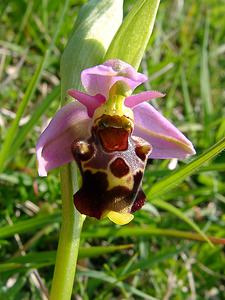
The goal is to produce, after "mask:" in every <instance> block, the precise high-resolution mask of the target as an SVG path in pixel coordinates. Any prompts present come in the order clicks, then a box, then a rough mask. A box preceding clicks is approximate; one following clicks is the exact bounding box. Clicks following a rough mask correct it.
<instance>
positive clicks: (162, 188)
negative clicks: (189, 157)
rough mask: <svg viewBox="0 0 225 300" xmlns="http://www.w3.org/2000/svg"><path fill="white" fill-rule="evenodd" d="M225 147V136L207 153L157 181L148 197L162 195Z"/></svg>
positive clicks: (149, 191) (152, 197)
mask: <svg viewBox="0 0 225 300" xmlns="http://www.w3.org/2000/svg"><path fill="white" fill-rule="evenodd" d="M224 149H225V138H223V139H221V140H220V141H219V142H218V143H216V144H215V145H214V146H212V147H211V148H210V149H209V150H207V151H206V152H205V153H203V154H201V155H200V156H199V157H198V158H196V159H195V160H193V161H192V162H190V163H189V164H188V165H186V166H184V167H182V168H180V169H178V170H177V171H174V172H173V173H172V174H171V175H169V176H167V177H166V178H164V179H162V180H160V181H159V182H157V183H155V184H154V185H153V186H152V188H150V189H149V190H148V192H147V197H148V199H151V200H152V199H156V198H159V197H162V196H163V195H164V194H165V193H166V192H168V191H169V190H171V189H173V188H174V187H175V186H176V185H178V184H179V183H180V182H182V181H183V180H184V179H185V178H187V177H188V176H190V175H191V174H193V173H195V172H196V171H197V170H198V169H199V168H200V167H201V166H202V165H203V164H205V163H206V162H208V161H209V160H210V159H212V158H214V157H215V156H216V155H218V154H219V153H220V152H221V151H223V150H224Z"/></svg>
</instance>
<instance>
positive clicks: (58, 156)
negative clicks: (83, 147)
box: [36, 101, 91, 176]
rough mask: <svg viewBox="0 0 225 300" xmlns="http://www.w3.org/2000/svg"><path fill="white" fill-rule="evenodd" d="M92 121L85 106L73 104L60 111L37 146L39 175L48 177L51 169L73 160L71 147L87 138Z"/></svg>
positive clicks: (43, 133)
mask: <svg viewBox="0 0 225 300" xmlns="http://www.w3.org/2000/svg"><path fill="white" fill-rule="evenodd" d="M90 123H91V119H90V118H89V117H88V115H87V110H86V108H85V106H83V105H82V104H80V103H79V102H77V101H76V102H72V103H69V104H67V105H65V106H64V107H63V108H62V109H60V110H59V111H58V112H57V114H56V115H55V117H54V118H53V119H52V120H51V122H50V123H49V125H48V127H47V128H46V129H45V130H44V131H43V132H42V134H41V136H40V138H39V140H38V143H37V146H36V153H37V160H38V173H39V175H40V176H47V172H48V171H49V170H51V169H54V168H56V167H59V166H61V165H64V164H66V163H69V162H71V161H72V160H73V156H72V152H71V145H72V143H73V141H74V140H76V139H82V138H86V137H87V136H88V135H89V134H90V132H89V129H90Z"/></svg>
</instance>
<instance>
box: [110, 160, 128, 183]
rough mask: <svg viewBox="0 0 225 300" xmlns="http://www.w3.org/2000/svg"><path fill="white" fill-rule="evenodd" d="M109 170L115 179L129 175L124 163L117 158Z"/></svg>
mask: <svg viewBox="0 0 225 300" xmlns="http://www.w3.org/2000/svg"><path fill="white" fill-rule="evenodd" d="M110 170H111V172H112V173H113V175H114V176H116V177H119V178H121V177H123V176H125V175H127V174H128V173H129V167H128V165H127V164H126V163H125V161H124V160H123V159H122V158H120V157H118V158H116V159H115V160H114V161H113V162H112V163H111V165H110Z"/></svg>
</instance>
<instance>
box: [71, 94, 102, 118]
mask: <svg viewBox="0 0 225 300" xmlns="http://www.w3.org/2000/svg"><path fill="white" fill-rule="evenodd" d="M68 94H69V95H70V96H71V97H73V98H75V99H77V100H78V101H79V102H80V103H82V104H83V105H85V106H86V108H87V112H88V116H89V117H92V116H93V114H94V111H95V110H96V108H98V107H99V106H100V105H101V104H103V103H104V102H105V97H104V96H102V95H100V94H97V95H95V96H90V95H88V94H86V93H82V92H80V91H78V90H72V89H71V90H68Z"/></svg>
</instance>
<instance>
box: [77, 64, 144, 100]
mask: <svg viewBox="0 0 225 300" xmlns="http://www.w3.org/2000/svg"><path fill="white" fill-rule="evenodd" d="M119 80H120V81H123V82H124V83H126V84H127V85H128V86H129V87H130V89H131V90H132V91H133V90H134V89H135V88H136V87H137V86H138V85H140V84H142V83H143V82H145V81H146V80H147V77H146V76H145V75H143V74H141V73H138V72H137V71H136V70H135V69H134V68H133V67H132V66H131V65H129V64H127V63H125V62H123V61H121V60H119V59H111V60H108V61H106V62H105V63H104V64H102V65H98V66H95V67H92V68H89V69H86V70H84V71H82V73H81V81H82V84H83V86H84V88H85V90H86V91H87V93H88V94H90V95H96V94H101V95H103V96H105V97H106V99H107V98H108V94H109V90H110V88H111V87H112V86H113V84H114V83H116V82H117V81H119Z"/></svg>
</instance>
